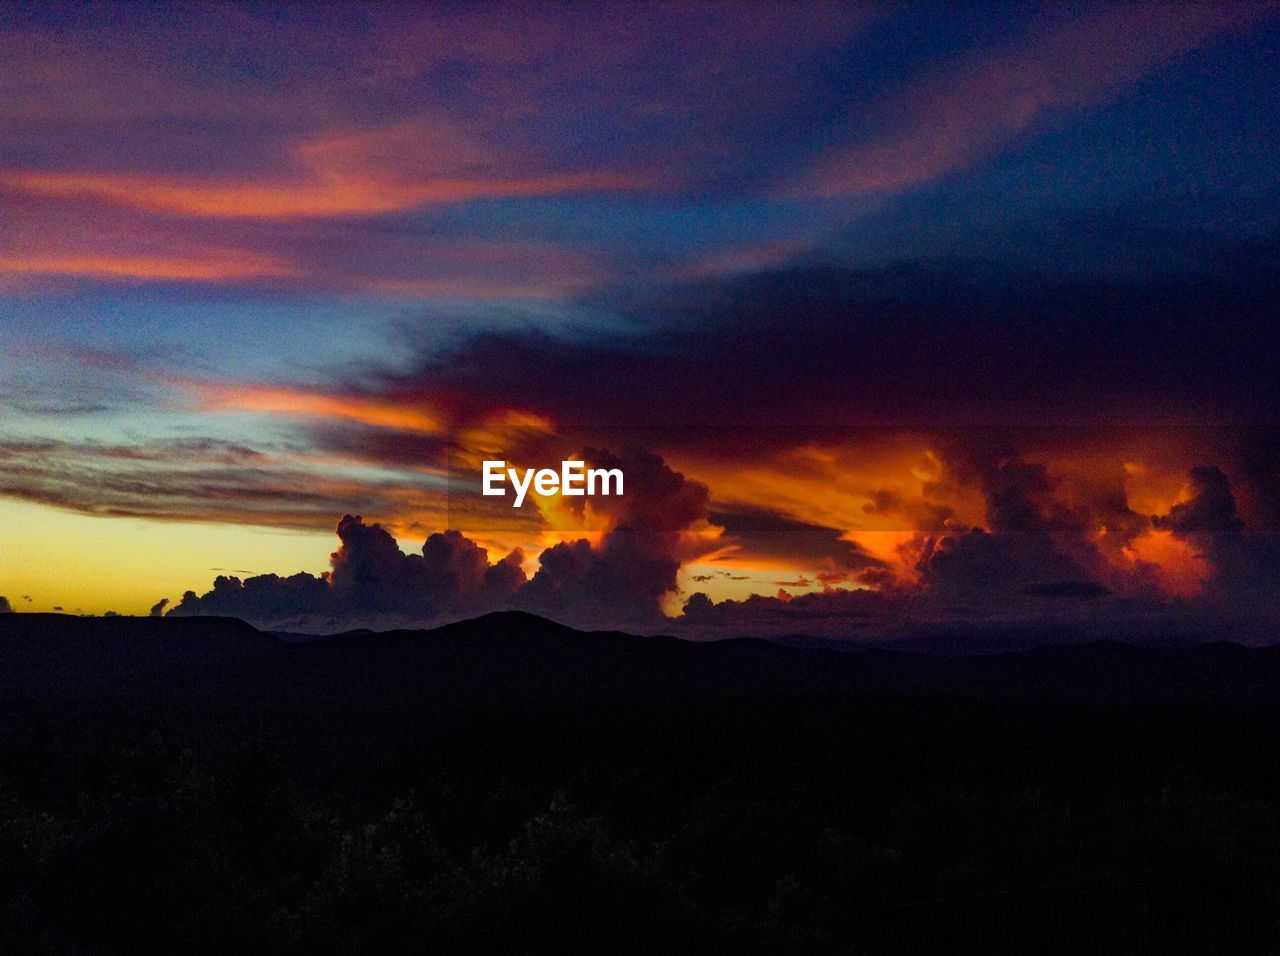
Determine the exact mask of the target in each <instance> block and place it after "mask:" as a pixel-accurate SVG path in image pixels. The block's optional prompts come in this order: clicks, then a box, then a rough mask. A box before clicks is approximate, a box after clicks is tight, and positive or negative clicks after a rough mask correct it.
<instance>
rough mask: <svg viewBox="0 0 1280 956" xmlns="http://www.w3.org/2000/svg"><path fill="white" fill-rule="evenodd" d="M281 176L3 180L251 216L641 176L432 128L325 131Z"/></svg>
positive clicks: (192, 211)
mask: <svg viewBox="0 0 1280 956" xmlns="http://www.w3.org/2000/svg"><path fill="white" fill-rule="evenodd" d="M290 165H291V166H292V167H293V168H292V169H291V170H286V171H285V173H284V174H283V175H281V176H279V177H278V178H274V179H251V180H236V181H225V180H223V181H218V180H198V179H167V178H162V177H156V176H149V175H143V174H137V173H107V172H81V171H43V170H10V171H6V172H0V186H4V187H8V188H10V189H13V190H17V191H19V192H25V193H30V194H34V195H38V196H46V197H51V198H58V199H76V198H89V199H96V200H100V201H102V202H107V203H111V204H113V205H119V206H127V207H130V208H135V209H142V210H146V211H150V212H163V213H176V214H179V215H186V216H204V217H209V218H217V219H225V218H242V219H290V218H305V217H317V216H332V217H338V216H363V215H374V214H378V213H388V212H398V211H401V210H405V209H413V208H415V207H418V206H424V205H429V204H437V203H452V202H463V201H466V200H471V199H481V198H507V197H517V196H539V195H550V194H558V193H573V192H596V191H602V190H630V189H636V188H639V186H640V184H639V182H638V181H637V180H635V179H634V178H633V177H629V176H624V175H619V174H614V173H602V172H595V171H582V172H565V173H551V174H522V173H515V172H510V171H507V169H506V167H509V166H510V163H509V162H507V161H506V160H505V159H504V158H503V157H498V156H494V155H491V154H489V153H488V152H486V151H483V150H481V149H479V148H477V147H475V146H474V145H472V144H471V143H469V142H468V141H467V140H466V139H465V138H463V137H461V136H458V135H456V134H454V133H452V132H449V131H447V130H440V129H437V128H435V127H433V126H432V125H429V124H420V123H415V124H402V125H400V126H396V127H393V128H390V129H382V130H373V131H363V132H358V133H352V134H342V135H326V136H321V137H317V138H315V139H311V140H307V141H305V142H303V143H301V144H299V145H297V146H296V147H295V148H294V149H293V151H292V155H291V163H290Z"/></svg>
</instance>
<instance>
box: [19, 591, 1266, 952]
mask: <svg viewBox="0 0 1280 956" xmlns="http://www.w3.org/2000/svg"><path fill="white" fill-rule="evenodd" d="M0 661H2V662H3V667H2V668H0V807H2V808H3V815H2V816H3V819H2V820H0V899H7V900H8V901H9V902H8V903H6V904H4V908H3V909H0V926H3V927H4V929H3V930H0V948H4V949H12V950H30V949H43V950H53V951H86V950H87V951H113V952H114V951H120V950H125V949H136V948H139V947H142V948H171V947H173V946H176V945H181V944H182V941H184V940H190V939H193V938H195V939H201V940H204V941H205V942H206V944H207V945H208V946H210V947H215V946H216V947H221V948H224V949H225V948H233V949H237V950H266V949H271V950H272V951H274V952H279V951H282V950H283V951H292V950H299V951H301V950H308V951H315V950H317V949H319V950H324V951H329V950H344V951H351V950H353V949H375V950H381V951H418V950H420V949H424V948H432V947H437V946H438V947H441V948H445V949H449V950H466V949H482V948H485V947H501V946H503V945H506V946H519V947H520V948H522V949H525V950H528V951H544V952H550V951H562V950H563V949H565V948H569V947H574V946H583V945H588V946H593V947H596V948H609V949H621V950H623V951H648V950H651V949H653V948H657V947H666V948H687V947H688V946H703V947H709V948H711V949H726V948H728V949H734V950H739V951H752V950H754V951H760V952H774V951H802V952H815V951H844V950H846V949H848V948H850V947H854V946H856V947H860V948H862V949H864V950H869V951H873V952H875V951H895V952H896V951H903V950H908V951H915V950H928V951H948V950H950V951H956V950H960V951H974V952H989V951H992V950H993V949H1005V948H1015V947H1016V948H1025V947H1026V946H1028V945H1032V944H1034V945H1035V946H1036V948H1037V949H1038V950H1039V951H1047V950H1057V951H1079V950H1081V949H1088V950H1090V951H1117V952H1131V951H1143V950H1147V951H1157V950H1161V951H1163V950H1167V949H1170V948H1175V947H1180V948H1182V949H1184V950H1185V949H1186V948H1187V947H1188V946H1189V947H1191V948H1195V949H1204V950H1208V949H1211V948H1212V947H1215V946H1216V947H1218V949H1219V951H1230V952H1249V951H1269V950H1271V949H1272V948H1273V947H1274V945H1275V944H1276V943H1277V942H1278V941H1280V937H1278V935H1277V932H1276V926H1277V925H1278V924H1277V917H1278V916H1280V911H1277V905H1276V900H1277V899H1280V892H1278V891H1280V752H1277V748H1276V747H1275V740H1276V739H1277V735H1278V734H1280V650H1277V649H1272V648H1264V649H1249V648H1244V647H1240V646H1236V645H1231V644H1218V645H1201V646H1194V647H1184V648H1145V647H1137V646H1130V645H1124V644H1113V643H1093V644H1081V645H1075V646H1060V647H1043V648H1040V649H1037V650H1031V651H1026V652H1023V653H1016V654H993V655H986V656H969V657H941V656H930V655H924V654H917V653H909V652H903V651H896V650H884V649H877V650H863V651H857V652H838V651H836V650H832V649H826V648H815V649H801V648H793V647H783V646H779V645H778V644H774V643H768V642H765V641H760V640H730V641H721V642H716V643H701V644H699V643H690V642H683V641H678V640H675V639H672V638H642V637H634V636H630V635H627V634H621V633H615V632H597V633H583V632H579V631H575V630H572V629H570V628H566V627H563V626H560V625H558V624H555V623H553V622H550V621H547V620H545V619H542V618H539V617H535V616H532V615H528V614H518V613H501V614H490V615H487V616H485V617H482V618H478V619H476V620H471V621H465V622H461V623H458V624H453V625H449V626H447V627H442V628H438V629H435V630H431V631H393V632H387V633H371V632H353V633H350V634H345V635H339V636H337V637H333V638H328V639H324V640H301V639H299V638H298V636H296V635H289V636H277V635H271V634H266V633H261V632H259V631H256V630H254V629H253V628H251V627H249V626H248V625H245V624H243V623H242V622H239V621H236V620H231V619H225V618H111V619H97V618H75V617H65V616H59V615H21V614H18V615H6V616H4V617H3V618H0ZM138 927H144V929H142V930H139V929H138Z"/></svg>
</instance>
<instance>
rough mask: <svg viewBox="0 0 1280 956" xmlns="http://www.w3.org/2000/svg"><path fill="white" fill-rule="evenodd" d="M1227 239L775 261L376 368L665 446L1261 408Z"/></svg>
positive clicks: (1259, 289) (1250, 332)
mask: <svg viewBox="0 0 1280 956" xmlns="http://www.w3.org/2000/svg"><path fill="white" fill-rule="evenodd" d="M1240 245H1241V246H1242V247H1243V246H1244V245H1247V243H1243V242H1242V243H1241V244H1240ZM1238 253H1239V254H1238V255H1236V256H1234V257H1233V256H1230V255H1227V254H1225V253H1224V254H1223V256H1222V258H1223V259H1224V261H1230V262H1232V263H1234V265H1233V268H1232V271H1230V272H1225V273H1224V272H1222V271H1220V270H1219V271H1215V272H1195V273H1176V274H1167V273H1166V274H1162V275H1158V276H1153V277H1151V278H1149V279H1147V280H1138V279H1126V280H1119V279H1112V278H1104V277H1101V276H1098V275H1090V274H1087V273H1077V274H1075V275H1074V276H1073V277H1072V278H1066V279H1055V278H1047V277H1044V276H1041V275H1039V274H1037V273H1034V272H1030V271H1020V270H1018V269H1015V268H1000V267H996V266H994V265H992V264H990V263H983V262H979V261H968V262H956V261H950V262H948V261H934V262H918V263H914V264H907V265H902V266H895V267H888V268H884V269H876V270H854V269H848V268H840V267H815V268H793V269H784V270H780V271H775V272H769V273H763V274H757V275H752V276H747V277H743V278H738V279H731V280H725V281H719V282H708V283H702V284H695V285H690V286H685V287H682V288H673V289H668V290H666V292H664V293H654V292H649V293H645V294H638V293H637V294H636V295H634V296H632V297H631V298H630V299H628V300H626V301H622V300H619V299H616V298H615V299H613V300H611V301H610V302H609V303H607V305H608V306H609V307H612V308H615V309H618V310H621V311H622V312H624V313H626V314H628V315H631V316H632V317H633V319H634V322H633V325H632V328H631V329H630V330H629V331H627V332H623V333H612V334H609V333H601V332H591V333H576V334H575V333H569V334H564V335H558V336H553V335H550V334H547V333H543V332H537V331H532V330H522V331H511V332H493V333H486V334H481V335H476V336H473V337H471V338H469V339H466V340H465V341H463V342H461V343H460V344H458V345H456V346H455V347H454V348H452V349H449V350H447V351H445V352H444V353H432V354H424V356H423V358H422V359H421V361H420V362H419V364H418V367H417V368H416V369H415V370H413V371H411V372H408V373H404V372H389V373H387V374H386V375H384V376H383V377H382V379H381V384H380V386H379V388H380V390H381V391H383V392H384V393H386V394H397V395H401V396H406V397H408V396H418V397H424V398H437V399H438V400H440V401H441V402H444V403H447V404H450V405H451V406H454V407H458V408H459V409H461V410H463V411H467V412H474V411H475V410H476V409H483V408H486V407H490V408H508V407H520V408H526V409H529V410H531V411H534V412H537V413H540V414H545V415H547V416H548V417H550V418H551V419H552V420H554V421H555V422H556V423H557V424H558V425H559V426H561V427H562V428H566V429H569V430H575V429H576V430H577V431H579V432H581V433H583V434H586V435H588V436H590V435H598V434H604V435H608V434H609V431H610V430H613V431H614V432H615V433H620V432H621V433H628V434H631V435H640V436H648V437H652V438H655V439H660V440H661V442H662V444H663V445H665V446H667V447H671V446H674V445H682V446H685V447H706V446H733V445H737V446H739V447H741V446H743V445H750V446H751V447H753V448H768V447H770V446H773V447H777V446H779V445H786V444H791V443H794V442H796V441H797V440H801V439H804V438H819V437H830V436H836V435H840V436H847V435H848V434H849V433H850V431H851V430H852V429H856V428H859V427H868V426H870V427H874V426H890V427H912V428H922V429H933V428H945V429H961V428H969V429H992V428H999V427H1014V426H1025V425H1027V424H1029V423H1032V422H1037V423H1040V424H1042V425H1046V426H1048V425H1055V426H1056V425H1063V424H1067V423H1071V424H1081V425H1108V426H1116V425H1120V424H1130V425H1144V426H1150V425H1153V424H1161V423H1164V424H1176V423H1185V422H1188V421H1196V422H1199V423H1201V424H1205V423H1211V422H1217V423H1223V424H1231V425H1239V426H1242V425H1251V426H1256V425H1258V424H1262V423H1273V424H1274V423H1275V422H1277V421H1280V398H1278V397H1277V393H1276V391H1275V389H1274V388H1273V387H1272V385H1271V383H1272V382H1273V381H1274V380H1275V379H1276V377H1277V376H1280V323H1277V322H1276V321H1275V320H1276V317H1277V315H1276V309H1277V304H1276V303H1277V302H1278V301H1280V278H1277V273H1276V271H1275V270H1274V269H1273V268H1271V266H1270V265H1269V264H1266V263H1264V262H1263V261H1262V260H1261V259H1259V258H1258V257H1257V256H1255V255H1253V254H1252V252H1251V251H1250V250H1249V249H1244V248H1241V249H1239V250H1238ZM1224 368H1230V369H1231V375H1229V376H1224V375H1222V374H1221V371H1220V370H1222V369H1224ZM367 386H368V383H367V382H365V383H362V387H367ZM615 440H616V438H615Z"/></svg>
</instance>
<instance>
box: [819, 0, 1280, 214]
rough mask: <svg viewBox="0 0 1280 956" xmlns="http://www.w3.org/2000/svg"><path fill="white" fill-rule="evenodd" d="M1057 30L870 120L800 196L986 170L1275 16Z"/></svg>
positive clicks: (907, 95) (1106, 22)
mask: <svg viewBox="0 0 1280 956" xmlns="http://www.w3.org/2000/svg"><path fill="white" fill-rule="evenodd" d="M1085 9H1086V10H1087V11H1088V12H1087V13H1084V14H1078V13H1074V10H1073V14H1074V15H1073V16H1072V17H1071V18H1070V19H1065V20H1059V19H1058V18H1056V17H1055V18H1053V19H1052V20H1051V22H1048V23H1044V24H1041V25H1040V26H1039V27H1038V28H1036V29H1034V30H1032V31H1031V32H1030V34H1029V35H1027V36H1024V37H1023V38H1022V40H1021V42H1018V43H1014V44H1010V45H1008V46H1005V47H1003V48H999V49H987V50H980V51H977V52H974V53H971V54H967V55H964V56H962V57H960V58H958V59H956V60H953V61H952V62H951V63H950V64H947V65H945V66H943V67H941V68H940V69H938V70H936V71H935V72H934V73H933V74H932V75H930V76H928V77H927V78H925V79H923V80H921V81H918V82H916V83H913V84H910V85H908V86H907V87H906V88H904V89H902V90H900V91H898V92H895V93H893V94H891V95H889V96H888V97H886V98H885V99H884V100H883V101H881V102H878V103H875V104H874V105H873V108H872V110H871V112H870V118H869V122H868V128H864V129H858V130H853V131H850V133H851V134H852V137H851V140H850V141H849V142H848V143H847V145H844V146H841V147H838V148H836V149H834V150H832V151H830V152H828V153H827V154H825V155H823V156H821V157H820V158H819V160H818V162H817V164H816V166H815V168H813V169H812V170H811V171H810V172H809V173H808V174H807V175H806V176H805V177H804V178H803V179H802V180H801V182H800V184H799V186H798V188H797V189H796V192H798V193H800V194H806V195H820V196H845V195H860V194H868V193H894V192H899V191H901V190H904V189H908V188H910V187H912V186H916V185H919V184H921V183H925V182H929V181H931V180H934V179H938V178H939V177H942V176H945V175H947V174H948V173H951V172H954V171H956V170H959V169H963V168H965V167H967V166H969V165H971V164H973V163H975V162H978V161H981V160H983V159H986V158H987V157H989V156H992V155H993V154H995V153H997V152H999V151H1000V150H1002V149H1003V148H1005V147H1006V146H1008V145H1009V144H1010V143H1011V142H1012V141H1013V140H1014V139H1015V138H1016V137H1017V136H1019V135H1020V134H1022V133H1024V132H1026V131H1028V130H1030V129H1033V128H1035V127H1036V126H1037V125H1039V124H1041V123H1043V122H1046V121H1048V120H1051V119H1052V118H1053V117H1055V116H1056V115H1058V114H1061V113H1063V112H1065V111H1068V110H1070V109H1073V108H1078V107H1083V106H1088V105H1090V104H1093V103H1097V102H1099V101H1101V100H1103V99H1105V98H1106V97H1108V96H1110V95H1112V94H1114V93H1115V92H1116V91H1117V90H1118V89H1120V88H1122V87H1123V86H1125V85H1126V84H1129V83H1132V82H1134V81H1136V80H1138V79H1140V78H1141V77H1142V76H1144V75H1146V74H1147V73H1149V72H1151V71H1152V70H1155V69H1157V68H1159V67H1161V66H1163V65H1165V64H1167V63H1170V62H1171V61H1173V60H1175V59H1177V58H1178V57H1180V56H1182V55H1184V54H1186V53H1188V52H1189V51H1191V50H1194V49H1196V48H1197V47H1200V46H1203V45H1205V44H1208V43H1211V42H1213V41H1215V40H1217V39H1219V38H1221V37H1223V36H1225V35H1228V34H1230V33H1232V32H1236V31H1241V30H1246V29H1248V28H1249V27H1251V26H1253V25H1254V24H1256V23H1258V22H1259V21H1260V20H1262V19H1263V18H1264V17H1266V16H1268V15H1270V14H1271V13H1272V12H1274V11H1275V9H1276V7H1275V6H1274V5H1271V4H1255V3H1235V4H1228V5H1221V6H1219V5H1212V4H1203V3H1181V4H1123V5H1116V6H1110V7H1103V8H1085Z"/></svg>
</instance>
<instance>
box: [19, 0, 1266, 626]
mask: <svg viewBox="0 0 1280 956" xmlns="http://www.w3.org/2000/svg"><path fill="white" fill-rule="evenodd" d="M1278 102H1280V9H1278V8H1277V7H1276V6H1274V5H1261V4H1257V5H1255V4H1250V3H1232V4H1222V5H1212V4H1192V3H1185V4H1168V5H1141V6H1138V5H1133V6H1128V5H1106V6H1095V5H1089V4H1046V5H1044V6H1041V7H1034V6H1028V5H1023V4H1016V5H1010V6H1005V7H1001V6H995V5H986V4H984V5H967V4H966V5H954V6H948V5H941V4H919V5H902V6H899V5H893V4H885V5H873V4H869V3H867V4H849V5H834V4H833V5H814V6H802V5H796V4H781V3H778V4H759V5H752V4H731V5H730V4H726V5H705V4H656V5H646V4H640V3H627V4H617V5H599V4H596V5H590V6H588V5H573V4H564V5H559V4H553V5H511V6H472V5H448V6H445V5H441V6H437V7H431V6H415V5H411V4H396V5H392V4H386V5H381V4H363V5H354V6H325V7H320V6H311V5H298V6H269V5H253V6H225V7H218V6H212V5H208V6H206V5H194V4H192V5H173V6H161V5H157V6H146V5H141V4H130V5H120V6H111V5H93V6H91V7H87V8H81V7H74V6H68V7H49V8H43V7H41V6H29V7H28V6H18V5H6V6H4V7H0V131H2V135H0V595H3V596H4V597H5V598H6V599H7V601H8V604H9V605H10V606H11V607H12V609H13V610H15V611H19V612H21V611H48V610H53V609H55V608H56V609H65V610H66V611H68V612H77V611H79V612H86V613H102V612H105V611H107V610H114V611H118V612H120V613H129V614H146V613H148V611H149V609H150V608H152V606H153V605H155V604H156V603H157V602H158V601H159V600H160V599H162V598H165V599H168V601H169V604H168V605H166V607H167V608H169V609H174V610H175V612H176V613H230V614H236V615H238V616H242V617H246V618H248V619H250V620H253V621H254V622H255V623H259V624H263V625H266V626H272V627H286V628H293V629H299V630H305V629H318V630H335V629H342V628H344V627H349V626H356V625H358V624H373V625H375V626H376V625H380V624H387V625H389V624H392V623H404V622H418V623H430V622H433V621H437V620H441V619H444V618H448V617H457V616H465V615H468V614H472V613H480V612H482V611H484V610H490V609H493V608H498V607H518V608H524V609H528V610H534V611H538V612H540V613H545V614H548V615H550V616H553V617H557V618H559V619H562V620H566V621H568V622H570V623H579V624H589V625H605V624H607V625H611V626H613V625H616V626H627V627H635V628H642V629H650V630H663V629H670V628H675V629H679V628H685V629H687V630H688V631H689V632H690V633H696V634H704V633H708V634H709V633H719V632H728V631H733V632H738V631H741V632H745V633H756V632H760V633H765V632H775V631H783V632H786V633H801V632H805V633H814V634H830V635H835V636H858V635H860V634H864V633H865V634H872V635H878V634H883V633H886V632H888V631H892V629H893V628H895V627H899V626H901V625H903V623H904V622H909V623H913V624H920V623H921V622H929V623H937V622H949V621H954V620H969V621H971V620H975V619H977V620H991V621H1008V620H1010V619H1015V618H1016V619H1018V620H1024V619H1025V620H1046V619H1047V620H1058V619H1070V620H1080V621H1088V622H1090V626H1097V627H1099V628H1106V627H1122V626H1123V627H1128V626H1130V625H1131V622H1132V621H1133V620H1134V619H1141V620H1143V621H1147V622H1167V621H1169V620H1171V619H1172V618H1174V617H1177V616H1179V615H1182V616H1183V617H1185V616H1187V615H1195V614H1200V613H1204V614H1206V615H1211V617H1212V619H1213V620H1215V621H1221V620H1226V618H1224V617H1223V615H1224V614H1228V613H1229V615H1231V617H1230V619H1231V621H1233V622H1234V623H1233V626H1238V627H1239V628H1240V629H1241V630H1240V635H1239V636H1241V637H1244V638H1255V637H1256V636H1257V635H1258V633H1259V628H1261V629H1265V628H1267V627H1270V625H1271V622H1274V621H1276V620H1278V619H1280V547H1278V546H1277V532H1280V389H1278V388H1277V385H1276V383H1277V382H1278V381H1280V268H1277V266H1280V157H1278V156H1277V144H1280V109H1278V108H1277V103H1278ZM573 456H582V457H584V458H585V459H586V460H588V461H592V462H611V463H614V464H617V465H619V466H620V467H622V468H623V469H624V471H625V472H626V474H627V478H628V483H629V484H628V488H627V494H626V495H625V496H624V497H623V498H622V499H609V500H598V501H593V502H590V503H588V504H587V505H585V506H583V505H581V504H578V505H576V506H573V507H571V506H570V505H569V504H568V503H567V500H565V499H560V500H549V499H542V500H538V501H535V502H531V503H530V504H528V505H526V506H525V507H524V508H522V509H520V510H519V511H513V509H511V508H510V506H509V504H508V503H497V502H494V501H492V500H488V499H482V498H480V497H479V496H478V495H477V494H476V492H477V490H478V480H477V472H478V467H479V462H480V461H481V460H483V459H486V458H503V459H506V460H508V461H509V462H510V463H512V464H515V465H519V466H520V467H540V466H547V465H550V466H553V467H554V466H556V465H557V464H558V463H559V462H560V461H561V460H562V459H563V458H566V457H573ZM344 515H351V516H356V515H358V516H361V517H362V519H363V520H362V521H359V522H357V521H355V520H354V518H352V519H347V520H345V521H343V516H344ZM340 521H342V524H341V526H340V525H339V522H340ZM375 524H376V525H378V526H380V527H379V528H375V527H374V525H375ZM335 529H338V530H339V532H340V534H339V537H335ZM445 532H460V534H445ZM433 536H434V537H433ZM393 538H394V542H395V543H396V544H398V550H397V549H396V548H395V547H393V546H392V539H393ZM424 542H425V546H424ZM477 546H478V547H479V548H483V549H485V551H486V552H487V553H486V554H480V552H479V551H477V550H476V548H477ZM299 572H306V574H305V576H302V577H292V578H289V576H294V575H297V574H298V573H299ZM220 575H222V576H225V577H226V578H227V580H226V581H223V582H221V583H220V585H219V586H218V587H216V588H215V586H214V581H215V578H217V577H218V576H220ZM263 575H278V576H279V578H266V577H261V576H263ZM233 577H234V578H235V579H236V580H235V581H232V580H230V579H231V578H233ZM286 578H289V580H287V581H286V580H284V579H286ZM255 579H256V583H255ZM188 591H190V592H194V593H193V594H191V595H190V596H189V597H188V598H186V599H184V597H183V595H184V593H185V592H188ZM699 594H701V595H703V596H701V597H699V596H697V595H699ZM686 603H688V605H689V606H688V609H687V611H686V610H685V606H686ZM682 612H683V614H682ZM669 619H671V620H669ZM1244 619H1247V620H1244ZM1151 626H1152V627H1154V626H1155V625H1151Z"/></svg>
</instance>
